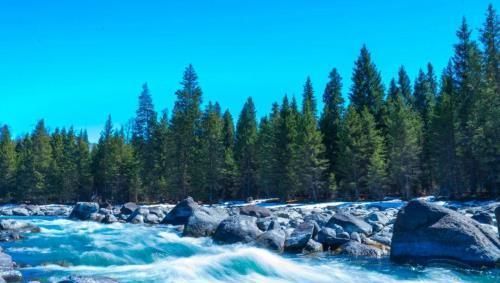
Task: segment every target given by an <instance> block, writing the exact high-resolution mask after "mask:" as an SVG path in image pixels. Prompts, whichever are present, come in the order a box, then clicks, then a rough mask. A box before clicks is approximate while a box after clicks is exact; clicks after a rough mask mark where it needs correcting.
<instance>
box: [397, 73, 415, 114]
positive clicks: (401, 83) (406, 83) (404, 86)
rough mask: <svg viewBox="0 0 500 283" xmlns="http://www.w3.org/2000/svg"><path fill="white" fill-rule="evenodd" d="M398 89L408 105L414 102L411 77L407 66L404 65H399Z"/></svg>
mask: <svg viewBox="0 0 500 283" xmlns="http://www.w3.org/2000/svg"><path fill="white" fill-rule="evenodd" d="M398 89H399V92H400V93H401V97H402V99H403V102H404V103H406V104H408V105H411V103H412V102H413V98H412V95H411V82H410V77H408V74H407V73H406V70H405V67H403V66H401V67H399V71H398Z"/></svg>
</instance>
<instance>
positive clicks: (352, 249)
mask: <svg viewBox="0 0 500 283" xmlns="http://www.w3.org/2000/svg"><path fill="white" fill-rule="evenodd" d="M338 249H339V254H341V255H348V256H353V257H375V258H379V257H382V256H383V255H385V253H384V251H383V250H381V249H379V248H377V247H374V246H370V245H366V244H362V243H360V242H358V241H349V242H347V243H345V244H343V245H341V246H340V247H339V248H338Z"/></svg>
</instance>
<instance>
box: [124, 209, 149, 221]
mask: <svg viewBox="0 0 500 283" xmlns="http://www.w3.org/2000/svg"><path fill="white" fill-rule="evenodd" d="M148 214H149V209H147V208H142V207H138V208H136V209H135V210H134V212H132V214H130V216H129V217H128V218H127V220H126V221H127V222H130V223H132V224H142V223H144V218H145V217H146V215H148Z"/></svg>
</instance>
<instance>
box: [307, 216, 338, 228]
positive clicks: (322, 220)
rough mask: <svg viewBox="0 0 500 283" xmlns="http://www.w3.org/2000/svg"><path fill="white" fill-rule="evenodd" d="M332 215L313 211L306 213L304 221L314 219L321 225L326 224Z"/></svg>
mask: <svg viewBox="0 0 500 283" xmlns="http://www.w3.org/2000/svg"><path fill="white" fill-rule="evenodd" d="M331 217H332V216H331V215H330V214H327V213H313V214H309V215H306V216H305V217H304V221H314V222H316V223H318V225H319V226H320V227H323V226H325V225H326V224H327V223H328V221H329V220H330V218H331Z"/></svg>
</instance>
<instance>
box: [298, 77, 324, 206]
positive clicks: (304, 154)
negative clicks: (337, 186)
mask: <svg viewBox="0 0 500 283" xmlns="http://www.w3.org/2000/svg"><path fill="white" fill-rule="evenodd" d="M301 114H302V115H301V119H300V124H299V127H300V129H301V130H300V131H299V133H298V146H299V149H298V150H299V153H298V154H299V162H300V164H301V166H300V167H299V170H300V171H299V178H300V184H301V186H302V189H303V190H305V192H306V194H307V195H308V196H309V198H310V199H313V200H314V201H317V200H318V199H319V197H320V195H319V194H320V193H322V190H323V188H324V183H325V182H324V177H325V176H324V171H325V170H326V168H327V162H328V161H327V160H326V159H324V158H323V156H324V150H325V149H324V145H323V143H322V136H321V132H320V131H319V129H318V122H317V118H316V101H315V98H314V91H313V87H312V83H311V79H310V78H307V80H306V83H305V85H304V94H303V99H302V113H301Z"/></svg>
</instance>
